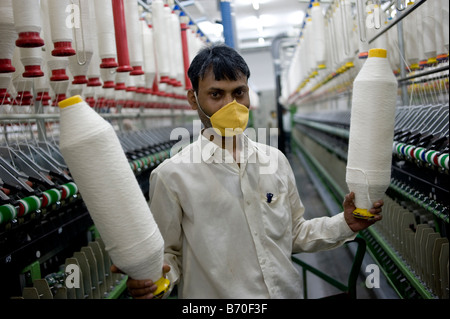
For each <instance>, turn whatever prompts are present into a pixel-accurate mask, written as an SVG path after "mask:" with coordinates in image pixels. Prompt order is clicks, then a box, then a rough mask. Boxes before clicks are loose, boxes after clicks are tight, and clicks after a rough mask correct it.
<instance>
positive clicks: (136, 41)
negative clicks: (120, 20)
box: [124, 0, 144, 75]
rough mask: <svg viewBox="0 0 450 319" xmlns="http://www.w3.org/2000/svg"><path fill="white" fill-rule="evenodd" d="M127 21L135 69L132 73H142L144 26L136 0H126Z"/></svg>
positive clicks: (132, 62) (128, 38) (132, 61)
mask: <svg viewBox="0 0 450 319" xmlns="http://www.w3.org/2000/svg"><path fill="white" fill-rule="evenodd" d="M124 5H125V22H126V26H127V40H128V51H129V54H130V65H131V66H132V67H133V71H131V72H130V75H142V74H144V71H143V70H142V67H143V64H144V57H143V49H142V46H143V45H142V28H141V25H140V21H139V8H138V3H137V1H135V0H125V3H124Z"/></svg>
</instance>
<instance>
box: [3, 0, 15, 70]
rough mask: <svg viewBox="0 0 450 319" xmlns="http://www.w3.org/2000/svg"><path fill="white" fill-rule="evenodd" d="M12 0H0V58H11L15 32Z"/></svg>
mask: <svg viewBox="0 0 450 319" xmlns="http://www.w3.org/2000/svg"><path fill="white" fill-rule="evenodd" d="M11 1H12V0H6V1H1V2H0V34H1V36H0V59H6V60H10V61H11V60H12V57H13V54H14V48H15V43H14V42H15V40H16V39H17V32H16V29H15V27H14V17H13V9H12V5H11Z"/></svg>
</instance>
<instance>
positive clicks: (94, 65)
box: [87, 0, 100, 79]
mask: <svg viewBox="0 0 450 319" xmlns="http://www.w3.org/2000/svg"><path fill="white" fill-rule="evenodd" d="M88 3H89V26H90V29H89V30H88V31H89V34H90V38H91V45H92V51H93V53H92V57H91V63H90V64H89V68H88V71H87V77H88V78H89V79H91V78H92V79H94V78H100V57H99V48H98V35H97V21H96V18H95V6H94V1H89V0H88Z"/></svg>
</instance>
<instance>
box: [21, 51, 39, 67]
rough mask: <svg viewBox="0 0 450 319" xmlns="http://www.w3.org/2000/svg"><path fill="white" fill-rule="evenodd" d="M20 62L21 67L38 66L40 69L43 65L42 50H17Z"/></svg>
mask: <svg viewBox="0 0 450 319" xmlns="http://www.w3.org/2000/svg"><path fill="white" fill-rule="evenodd" d="M19 51H20V60H21V61H22V64H23V66H25V67H26V66H39V67H41V66H42V64H43V63H44V58H43V57H42V48H40V47H38V48H19Z"/></svg>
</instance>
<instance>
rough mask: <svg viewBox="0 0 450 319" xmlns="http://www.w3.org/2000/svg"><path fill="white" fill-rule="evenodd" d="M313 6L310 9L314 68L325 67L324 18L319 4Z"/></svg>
mask: <svg viewBox="0 0 450 319" xmlns="http://www.w3.org/2000/svg"><path fill="white" fill-rule="evenodd" d="M316 3H317V5H313V7H312V9H311V16H312V23H313V30H314V55H315V59H316V66H319V65H325V64H326V62H325V60H326V49H325V18H324V16H323V14H322V8H321V7H320V4H319V3H318V2H316Z"/></svg>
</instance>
